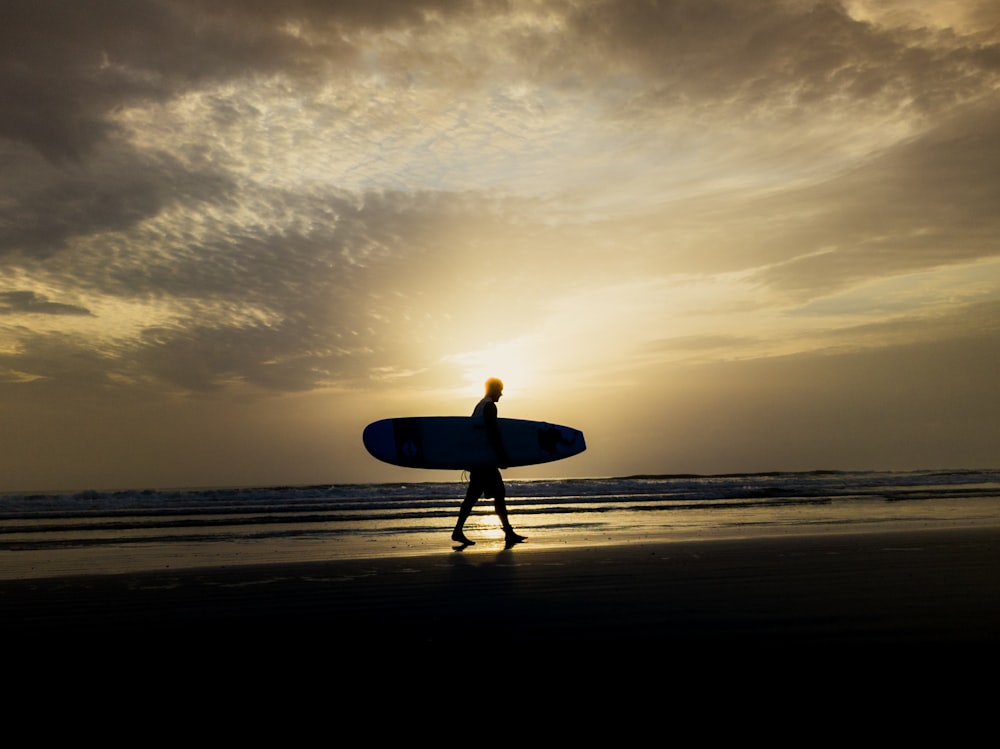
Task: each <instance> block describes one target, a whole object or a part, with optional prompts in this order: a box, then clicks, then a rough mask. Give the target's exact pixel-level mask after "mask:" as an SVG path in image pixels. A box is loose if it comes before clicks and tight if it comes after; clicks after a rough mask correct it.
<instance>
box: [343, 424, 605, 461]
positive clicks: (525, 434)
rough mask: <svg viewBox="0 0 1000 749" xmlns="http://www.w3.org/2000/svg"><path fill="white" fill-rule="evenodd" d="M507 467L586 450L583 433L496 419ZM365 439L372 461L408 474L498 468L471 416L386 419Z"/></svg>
mask: <svg viewBox="0 0 1000 749" xmlns="http://www.w3.org/2000/svg"><path fill="white" fill-rule="evenodd" d="M497 423H498V425H499V427H500V435H501V437H502V438H503V443H504V447H505V448H506V450H507V456H508V457H509V458H510V460H509V462H508V463H507V466H527V465H535V464H537V463H549V462H551V461H554V460H562V459H563V458H568V457H570V456H573V455H577V454H579V453H582V452H583V451H584V450H586V449H587V445H586V442H585V441H584V439H583V432H581V431H580V430H578V429H573V428H571V427H565V426H561V425H559V424H549V423H547V422H544V421H528V420H526V419H497ZM362 439H363V441H364V444H365V448H366V449H367V450H368V452H369V453H371V454H372V455H373V456H374V457H376V458H378V459H379V460H381V461H384V462H386V463H391V464H393V465H397V466H406V467H409V468H443V469H460V470H467V469H471V468H495V467H501V466H499V465H498V462H497V456H496V453H495V452H494V451H493V448H492V446H491V445H490V442H489V438H488V437H487V434H486V427H485V425H484V424H483V420H482V419H478V418H473V417H471V416H413V417H404V418H397V419H382V420H380V421H376V422H373V423H371V424H369V425H368V426H367V427H365V431H364V434H363V436H362Z"/></svg>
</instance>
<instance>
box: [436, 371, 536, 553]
mask: <svg viewBox="0 0 1000 749" xmlns="http://www.w3.org/2000/svg"><path fill="white" fill-rule="evenodd" d="M502 395H503V383H502V382H501V381H500V380H498V379H497V378H495V377H491V378H490V379H488V380H487V381H486V396H485V397H484V398H483V399H482V400H481V401H479V403H477V404H476V408H475V410H474V411H473V412H472V416H473V418H476V419H482V420H483V424H484V425H485V427H486V435H487V437H488V438H489V440H490V445H491V446H492V447H493V450H494V452H495V453H496V455H497V462H498V464H499V466H500V468H506V467H507V464H508V463H509V462H510V460H509V459H508V457H507V451H506V449H505V448H504V444H503V437H501V435H500V425H499V424H498V423H497V401H498V400H500V396H502ZM500 468H473V469H471V470H470V471H469V488H468V489H467V490H466V492H465V501H464V502H462V508H461V509H460V510H459V511H458V522H457V523H456V524H455V530H454V531H452V534H451V540H452V541H454V542H455V543H459V544H462V545H463V546H471V545H472V544H473V543H474V542H473V541H470V540H469V539H468V538H466V537H465V534H464V533H463V532H462V527H463V526H464V525H465V521H466V519H467V518H468V517H469V514H470V513H471V512H472V508H473V506H474V505H475V504H476V502H477V501H479V498H480V497H481V496H484V495H485V496H486V497H487V498H490V497H492V498H493V507H494V509H495V510H496V513H497V516H498V517H499V518H500V523H501V524H502V525H503V532H504V535H505V537H506V540H507V546H512V545H514V544H516V543H518V542H519V541H523V540H524V538H525V537H524V536H519V535H518V534H517V533H515V532H514V529H513V528H512V527H511V524H510V520H508V518H507V501H506V497H507V488H506V487H505V486H504V484H503V477H501V476H500Z"/></svg>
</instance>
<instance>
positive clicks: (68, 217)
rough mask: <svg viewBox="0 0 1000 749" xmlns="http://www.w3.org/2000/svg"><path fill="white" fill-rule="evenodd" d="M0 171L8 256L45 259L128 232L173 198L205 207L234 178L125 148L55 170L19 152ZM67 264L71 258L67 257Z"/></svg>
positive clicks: (1, 251) (0, 238) (0, 249)
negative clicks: (78, 243) (79, 243)
mask: <svg viewBox="0 0 1000 749" xmlns="http://www.w3.org/2000/svg"><path fill="white" fill-rule="evenodd" d="M8 167H9V169H8V170H7V171H6V173H4V174H2V175H0V189H2V190H3V192H4V193H5V194H6V196H7V197H6V216H5V220H3V221H2V222H0V257H3V256H4V255H10V254H13V253H18V254H20V255H21V256H23V257H25V258H39V259H44V258H47V257H50V256H52V255H54V254H56V253H58V252H60V251H61V250H63V249H65V248H66V247H67V246H68V244H71V243H72V242H73V240H75V239H80V238H88V237H92V236H95V235H98V234H101V233H105V232H125V231H128V230H130V229H132V228H134V227H135V225H136V224H138V223H139V222H141V221H142V220H144V219H148V218H151V217H153V216H156V215H157V214H159V213H160V212H161V211H163V210H164V209H165V208H167V207H169V206H172V205H178V204H182V205H186V206H187V207H188V208H190V209H193V210H198V206H201V208H202V209H204V208H205V207H207V206H210V205H212V204H213V203H217V202H219V201H224V200H226V199H227V196H230V195H231V193H232V191H233V189H234V188H233V184H232V182H231V181H230V180H229V179H228V178H227V177H225V176H224V175H222V174H220V173H217V172H208V171H204V170H192V169H190V168H187V167H185V166H183V165H182V164H181V163H180V162H179V161H177V159H176V158H174V157H173V156H171V155H169V154H166V153H163V152H159V153H138V152H136V151H135V150H134V149H132V148H129V147H120V148H118V149H116V150H115V151H114V152H113V153H108V154H104V158H102V159H101V160H99V161H96V162H95V163H93V164H91V165H90V166H89V167H87V168H85V169H84V168H75V169H69V170H53V169H49V168H47V167H44V166H43V167H39V165H37V164H34V163H33V162H32V160H31V159H30V157H29V158H18V157H17V156H16V155H12V156H11V157H10V158H9V159H8ZM63 262H64V263H65V260H63Z"/></svg>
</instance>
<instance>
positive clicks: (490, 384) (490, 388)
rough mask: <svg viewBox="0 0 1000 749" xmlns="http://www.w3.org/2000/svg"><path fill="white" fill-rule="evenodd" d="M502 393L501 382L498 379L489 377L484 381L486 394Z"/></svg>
mask: <svg viewBox="0 0 1000 749" xmlns="http://www.w3.org/2000/svg"><path fill="white" fill-rule="evenodd" d="M500 392H503V380H501V379H500V378H499V377H491V378H490V379H488V380H487V381H486V394H487V395H490V394H491V393H500Z"/></svg>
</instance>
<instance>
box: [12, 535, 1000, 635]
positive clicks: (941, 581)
mask: <svg viewBox="0 0 1000 749" xmlns="http://www.w3.org/2000/svg"><path fill="white" fill-rule="evenodd" d="M998 569H1000V527H982V526H980V527H969V528H963V527H950V528H946V529H923V530H912V529H904V530H892V529H883V530H879V531H877V532H861V533H827V534H809V535H803V534H793V535H790V536H784V537H782V536H757V537H746V538H728V539H704V540H696V541H691V540H688V541H678V542H670V541H662V542H657V543H648V542H646V543H626V544H617V543H606V544H601V545H596V546H582V545H574V546H567V547H565V548H558V547H554V546H548V547H545V548H532V545H531V541H530V539H529V541H528V542H526V543H524V544H520V545H517V546H515V547H513V548H511V549H504V548H503V547H502V546H501V545H500V544H499V543H495V542H494V543H491V542H489V541H486V542H483V543H481V544H477V545H476V546H473V547H469V548H467V549H465V550H464V551H454V550H452V549H451V548H447V547H446V546H445V547H443V548H442V550H441V551H440V552H438V553H423V554H419V555H416V556H407V555H399V554H393V555H388V556H383V557H377V556H376V557H367V558H363V559H355V560H349V559H337V560H327V561H323V560H313V561H308V562H286V563H275V564H244V565H234V566H219V567H200V568H187V569H177V570H141V571H136V572H132V573H122V574H105V575H73V576H63V577H47V578H35V579H23V580H5V581H0V611H2V614H3V616H2V624H0V627H2V629H3V630H4V631H5V632H6V633H7V634H14V633H21V634H32V635H35V636H39V635H48V634H63V635H67V634H71V635H73V636H75V637H80V636H88V635H90V636H109V635H118V634H126V633H138V632H142V633H145V634H146V635H150V634H151V633H167V632H169V633H171V634H172V635H174V636H176V635H178V634H185V633H187V634H192V633H198V634H200V635H203V636H209V635H213V634H214V635H220V634H224V633H226V632H240V633H243V634H247V633H251V632H260V633H264V632H266V633H268V636H269V637H270V638H272V639H271V641H272V642H279V641H280V638H281V637H282V636H288V635H291V634H293V635H294V637H295V638H297V641H299V642H300V643H301V642H303V641H309V640H314V641H317V642H319V641H327V642H340V643H352V644H361V643H364V644H372V643H380V644H381V645H383V646H386V647H399V648H413V647H419V646H427V645H429V646H435V645H440V646H445V645H447V646H452V645H461V644H465V645H471V644H473V643H477V642H482V641H483V640H484V638H485V639H487V640H489V641H492V640H493V638H501V640H502V641H503V642H504V643H511V644H525V645H529V644H530V645H540V644H551V645H555V646H558V645H560V644H567V643H585V642H590V643H628V642H633V643H664V644H671V645H674V646H677V645H680V644H684V643H690V644H706V645H708V644H710V645H713V646H721V647H726V646H744V645H749V644H753V645H760V646H771V647H781V648H792V647H807V646H830V645H838V644H841V645H852V646H853V645H862V644H863V645H890V644H932V643H956V644H957V643H968V644H975V643H995V642H997V641H1000V574H998Z"/></svg>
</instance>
